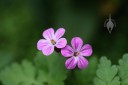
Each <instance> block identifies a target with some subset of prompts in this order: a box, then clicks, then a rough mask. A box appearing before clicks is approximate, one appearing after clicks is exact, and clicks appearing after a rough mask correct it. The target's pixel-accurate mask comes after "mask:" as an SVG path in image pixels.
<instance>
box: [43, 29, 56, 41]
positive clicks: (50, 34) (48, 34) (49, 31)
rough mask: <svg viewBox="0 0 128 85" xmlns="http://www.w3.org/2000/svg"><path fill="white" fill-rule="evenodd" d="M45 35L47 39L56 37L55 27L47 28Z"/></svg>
mask: <svg viewBox="0 0 128 85" xmlns="http://www.w3.org/2000/svg"><path fill="white" fill-rule="evenodd" d="M43 37H44V38H45V39H48V40H51V39H53V38H54V29H53V28H49V29H47V30H45V31H44V32H43Z"/></svg>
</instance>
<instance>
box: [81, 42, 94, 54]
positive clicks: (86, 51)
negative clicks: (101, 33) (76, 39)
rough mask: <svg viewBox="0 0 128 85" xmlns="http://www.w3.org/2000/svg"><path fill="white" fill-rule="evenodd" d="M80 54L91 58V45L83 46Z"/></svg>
mask: <svg viewBox="0 0 128 85" xmlns="http://www.w3.org/2000/svg"><path fill="white" fill-rule="evenodd" d="M80 54H81V55H83V56H91V55H92V47H91V45H89V44H86V45H84V46H83V47H82V48H81V52H80Z"/></svg>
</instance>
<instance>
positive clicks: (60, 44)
mask: <svg viewBox="0 0 128 85" xmlns="http://www.w3.org/2000/svg"><path fill="white" fill-rule="evenodd" d="M66 44H67V40H66V39H65V38H60V39H59V40H58V41H57V42H56V47H57V48H63V47H65V46H66Z"/></svg>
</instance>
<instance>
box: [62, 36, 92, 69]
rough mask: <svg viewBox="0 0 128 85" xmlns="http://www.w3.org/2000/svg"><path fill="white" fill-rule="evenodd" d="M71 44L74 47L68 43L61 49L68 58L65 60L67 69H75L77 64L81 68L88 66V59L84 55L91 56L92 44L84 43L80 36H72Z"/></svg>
mask: <svg viewBox="0 0 128 85" xmlns="http://www.w3.org/2000/svg"><path fill="white" fill-rule="evenodd" d="M71 45H72V47H70V46H69V45H67V46H66V47H64V48H63V49H62V50H61V54H62V55H63V56H64V57H66V58H68V59H67V60H66V62H65V66H66V67H67V69H74V68H75V67H76V66H78V68H79V69H83V68H86V67H87V66H88V60H87V59H86V58H84V57H83V56H86V57H88V56H91V54H92V47H91V45H89V44H85V45H83V41H82V39H81V38H80V37H74V38H72V40H71ZM82 45H83V46H82Z"/></svg>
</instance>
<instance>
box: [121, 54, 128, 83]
mask: <svg viewBox="0 0 128 85" xmlns="http://www.w3.org/2000/svg"><path fill="white" fill-rule="evenodd" d="M119 76H120V78H121V85H128V54H125V55H124V56H123V59H120V60H119Z"/></svg>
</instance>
